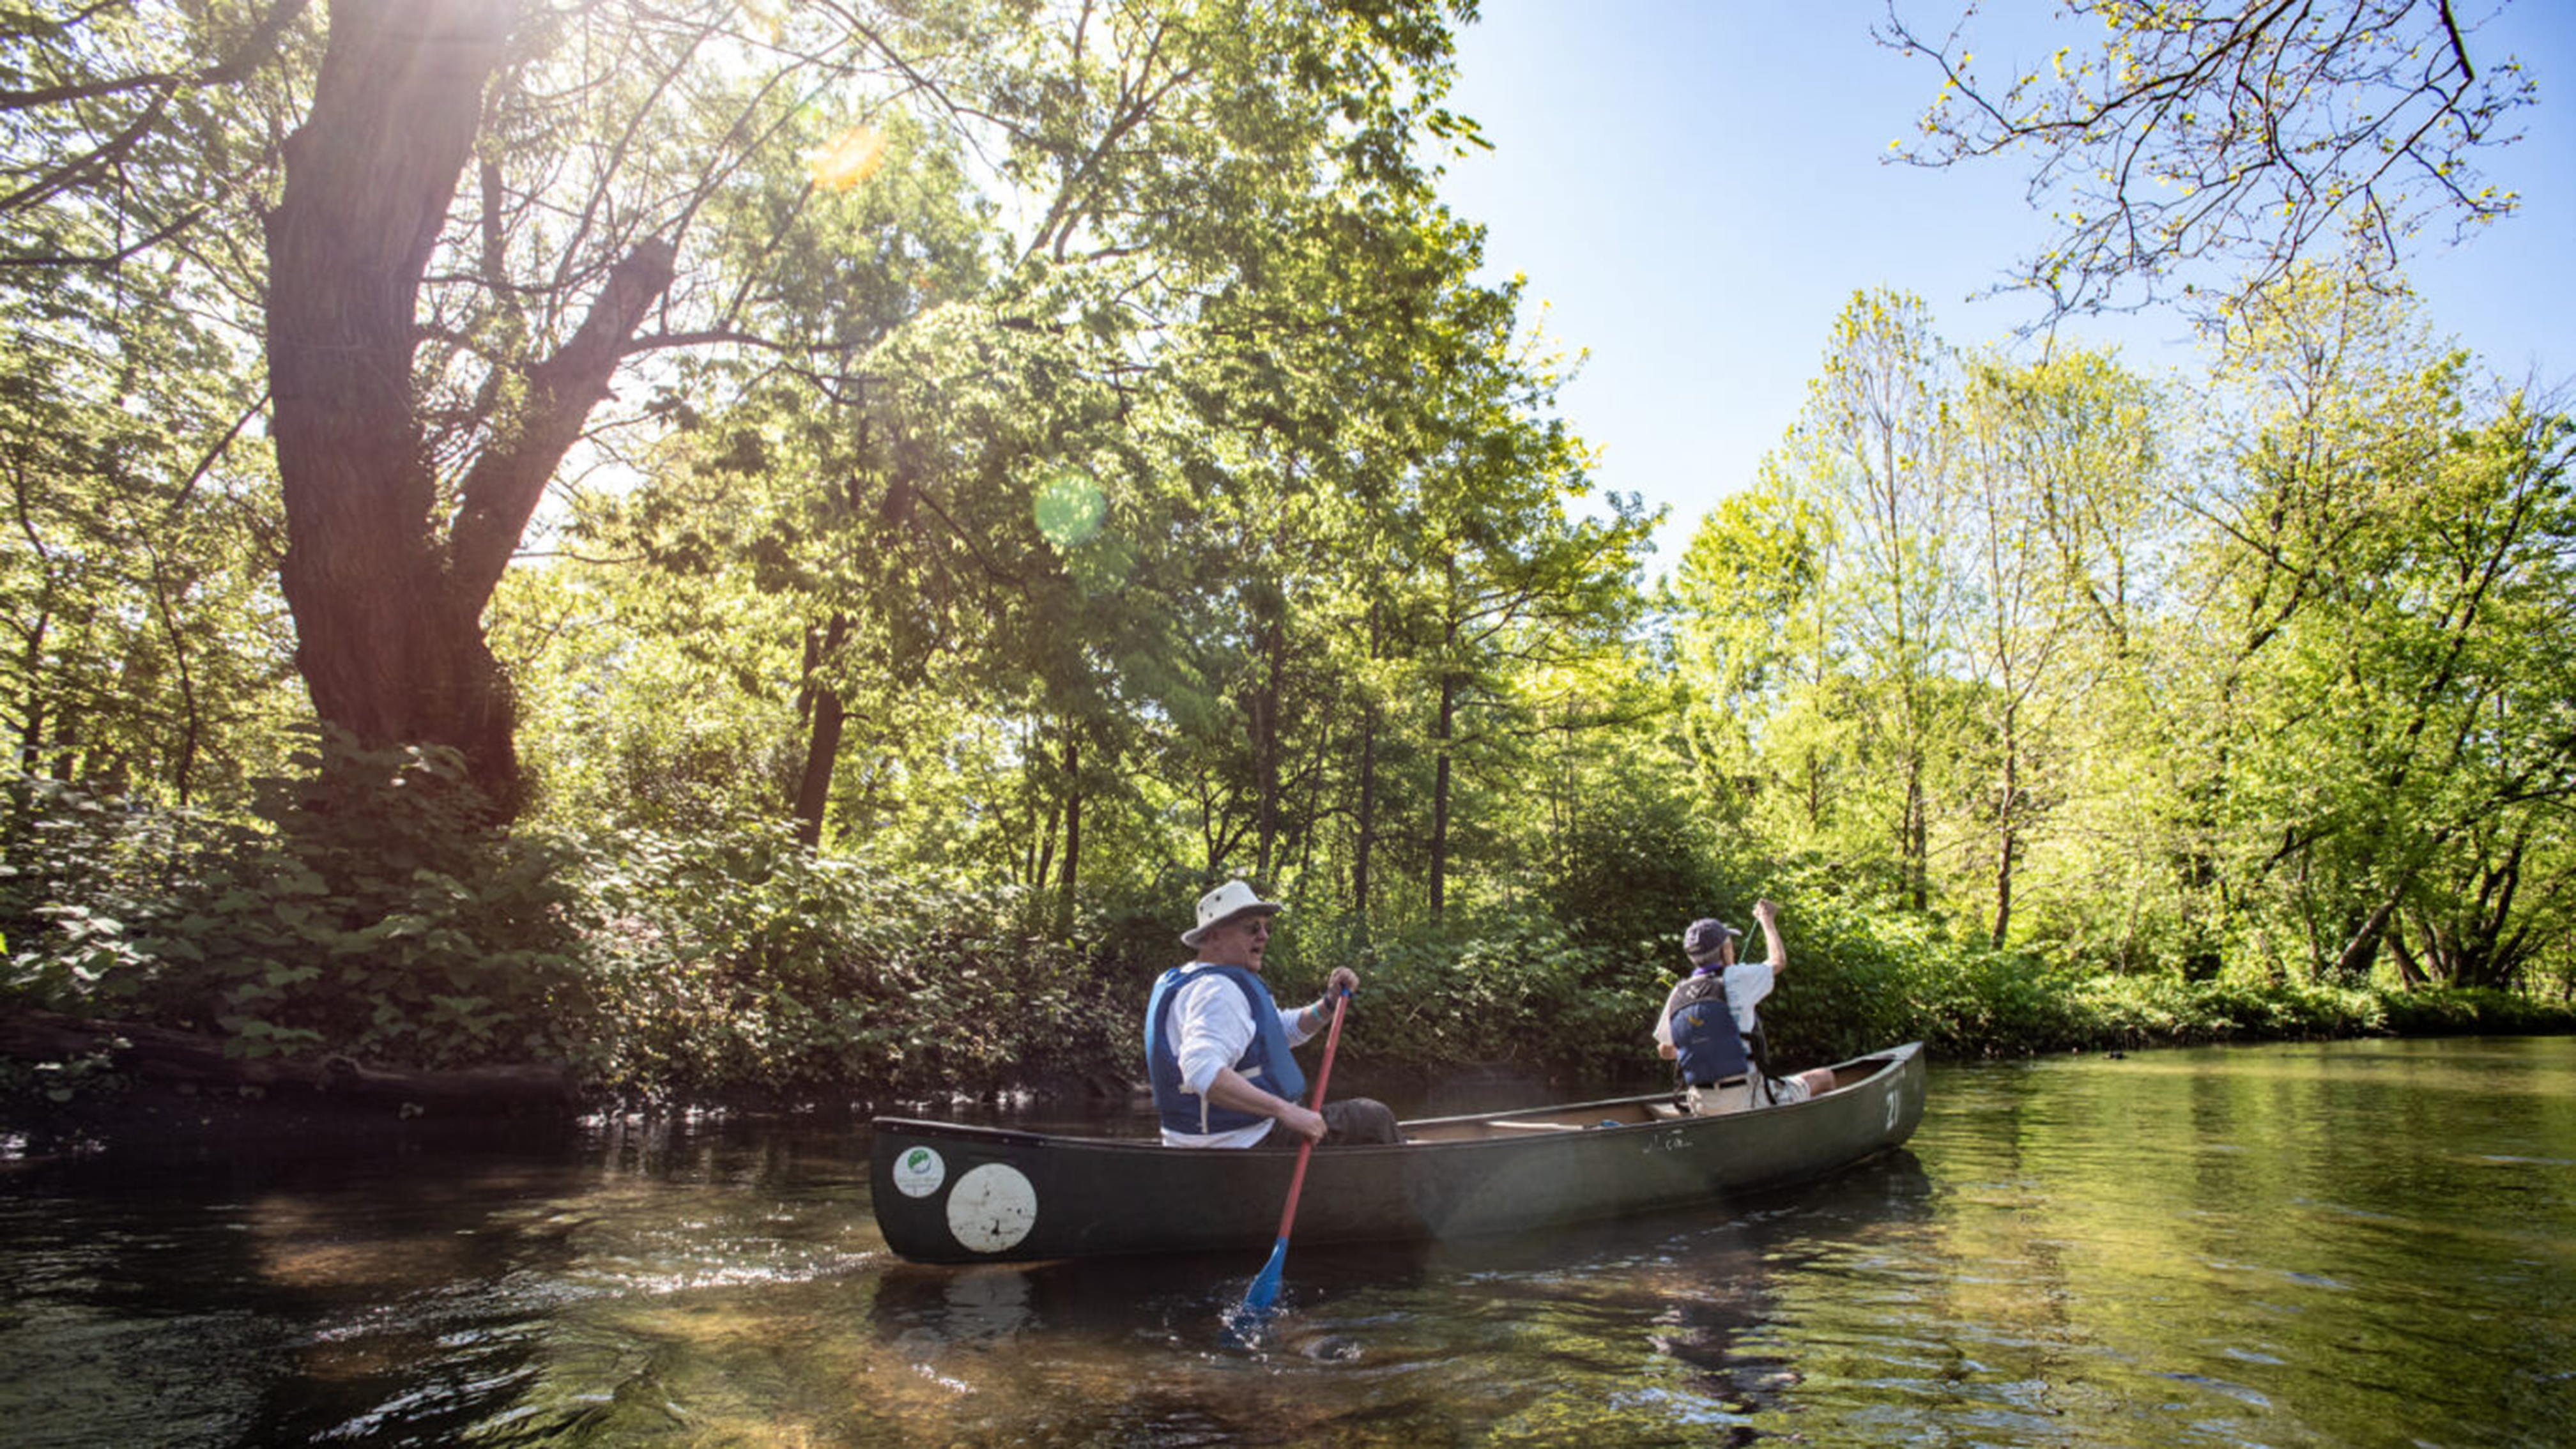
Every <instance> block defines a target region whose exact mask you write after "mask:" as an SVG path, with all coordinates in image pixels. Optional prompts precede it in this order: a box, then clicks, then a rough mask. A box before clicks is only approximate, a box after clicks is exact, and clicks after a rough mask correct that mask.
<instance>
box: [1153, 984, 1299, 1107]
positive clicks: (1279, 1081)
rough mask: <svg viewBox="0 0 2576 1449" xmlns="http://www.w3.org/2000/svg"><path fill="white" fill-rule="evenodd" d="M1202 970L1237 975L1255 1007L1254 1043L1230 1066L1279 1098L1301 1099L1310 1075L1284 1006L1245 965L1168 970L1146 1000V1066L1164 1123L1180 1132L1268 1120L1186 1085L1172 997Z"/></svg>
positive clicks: (1155, 1105)
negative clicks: (1292, 1050)
mask: <svg viewBox="0 0 2576 1449" xmlns="http://www.w3.org/2000/svg"><path fill="white" fill-rule="evenodd" d="M1202 972H1205V973H1211V974H1214V975H1218V976H1224V977H1228V978H1231V979H1232V980H1233V982H1234V984H1235V985H1236V986H1238V987H1240V988H1242V990H1243V1000H1244V1004H1245V1005H1247V1006H1249V1007H1251V1008H1252V1044H1251V1045H1249V1046H1247V1047H1245V1048H1244V1049H1243V1056H1242V1057H1241V1058H1240V1059H1239V1060H1237V1061H1234V1062H1231V1063H1229V1064H1228V1065H1230V1066H1232V1067H1233V1068H1234V1070H1235V1073H1236V1074H1237V1075H1238V1076H1241V1077H1242V1078H1243V1079H1244V1080H1245V1081H1247V1082H1250V1083H1251V1084H1252V1085H1254V1086H1256V1087H1259V1088H1260V1089H1261V1090H1263V1091H1265V1092H1268V1093H1269V1094H1271V1095H1272V1096H1274V1097H1281V1098H1285V1099H1286V1100H1288V1101H1291V1102H1295V1101H1298V1100H1299V1099H1301V1098H1303V1097H1304V1096H1305V1095H1306V1074H1305V1073H1303V1072H1301V1071H1299V1070H1297V1059H1296V1057H1294V1056H1292V1055H1290V1054H1289V1051H1288V1032H1287V1029H1286V1028H1284V1027H1282V1026H1281V1025H1280V1024H1279V1005H1278V1003H1276V1002H1274V1001H1272V1000H1271V999H1270V988H1269V987H1268V986H1265V985H1263V984H1262V981H1261V978H1260V977H1259V976H1257V975H1255V974H1253V973H1252V972H1250V971H1247V970H1245V969H1244V968H1242V967H1240V966H1209V965H1202V964H1198V963H1192V964H1191V965H1187V966H1175V967H1173V968H1172V969H1171V970H1169V971H1166V972H1164V973H1163V974H1162V977H1161V978H1160V979H1159V980H1157V981H1155V983H1154V994H1153V995H1152V996H1150V997H1148V998H1146V1001H1145V1070H1146V1074H1147V1075H1148V1076H1149V1077H1151V1078H1152V1079H1153V1083H1154V1110H1155V1111H1156V1112H1158V1113H1160V1114H1161V1115H1162V1119H1163V1125H1164V1126H1165V1127H1168V1128H1170V1129H1171V1130H1173V1131H1175V1132H1192V1133H1202V1134H1203V1133H1211V1132H1231V1131H1234V1130H1235V1129H1236V1128H1238V1127H1249V1126H1251V1125H1252V1124H1253V1123H1255V1122H1267V1121H1269V1120H1270V1119H1269V1118H1267V1117H1256V1116H1254V1115H1253V1114H1251V1113H1249V1112H1238V1111H1236V1110H1234V1109H1233V1108H1231V1107H1220V1106H1217V1105H1216V1104H1215V1103H1213V1102H1210V1101H1208V1100H1207V1099H1205V1098H1203V1097H1201V1096H1199V1095H1198V1094H1196V1093H1194V1092H1192V1091H1190V1090H1189V1089H1188V1088H1186V1087H1183V1086H1182V1085H1181V1055H1180V1047H1179V1046H1178V1044H1176V1043H1175V1042H1174V1041H1173V1040H1172V1031H1171V1022H1170V1020H1169V1018H1170V1016H1171V1014H1172V998H1173V997H1174V996H1175V995H1176V994H1177V988H1178V987H1179V986H1180V985H1181V984H1182V983H1183V982H1186V981H1194V980H1196V979H1197V978H1198V977H1199V975H1200V974H1201V973H1202Z"/></svg>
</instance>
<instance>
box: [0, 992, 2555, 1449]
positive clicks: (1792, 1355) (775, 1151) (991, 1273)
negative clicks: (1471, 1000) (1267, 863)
mask: <svg viewBox="0 0 2576 1449" xmlns="http://www.w3.org/2000/svg"><path fill="white" fill-rule="evenodd" d="M1444 1105H1446V1104H1444ZM1495 1105H1511V1104H1510V1103H1497V1104H1495ZM1142 1129H1143V1124H1142V1123H1140V1122H1129V1123H1125V1124H1122V1128H1121V1130H1142ZM56 1147H57V1144H51V1143H48V1142H46V1141H43V1140H42V1139H28V1138H19V1139H14V1140H0V1445H9V1446H19V1445H26V1446H35V1445H118V1446H129V1445H130V1446H149V1445H208V1446H218V1445H244V1446H251V1445H258V1446H266V1445H286V1444H352V1445H384V1444H497V1445H508V1444H540V1443H542V1444H573V1445H585V1444H601V1445H604V1444H669V1445H718V1444H723V1445H844V1444H848V1445H931V1446H944V1445H984V1444H1037V1445H1058V1444H1066V1445H1102V1446H1107V1445H1190V1444H1297V1445H1306V1444H1332V1445H1389V1446H1394V1445H1449V1444H1474V1445H1519V1444H1529V1445H1565V1444H1572V1445H1581V1446H1585V1449H1612V1446H1625V1445H1655V1444H1691V1445H1698V1444H1743V1443H1754V1442H1758V1441H1765V1440H1782V1441H1786V1442H1792V1443H1801V1444H1812V1445H1846V1444H1849V1445H1876V1444H1893V1443H1909V1444H1934V1445H1968V1444H1976V1445H2091V1444H2116V1445H2165V1444H2210V1445H2337V1446H2341V1445H2383V1444H2384V1445H2414V1444H2425V1445H2469V1444H2530V1445H2560V1444H2569V1443H2576V1040H2567V1039H2550V1040H2520V1041H2438V1042H2352V1043H2338V1044H2331V1045H2296V1046H2264V1047H2242V1048H2230V1049H2214V1050H2206V1051H2179V1052H2159V1053H2142V1054H2139V1055H2135V1056H2132V1057H2130V1058H2127V1059H2125V1060H2112V1059H2106V1058H2098V1057H2085V1058H2061V1059H2054V1060H2049V1061H2044V1062H2040V1063H2036V1064H2024V1065H2017V1066H2000V1067H1956V1068H1950V1067H1941V1066H1935V1068H1934V1069H1933V1075H1932V1086H1931V1094H1930V1100H1929V1103H1928V1105H1927V1108H1926V1113H1925V1117H1924V1120H1923V1125H1922V1128H1921V1130H1920V1131H1919V1132H1918V1133H1917V1134H1916V1136H1915V1138H1914V1140H1913V1141H1912V1143H1910V1144H1909V1146H1908V1148H1907V1150H1905V1151H1903V1152H1900V1153H1897V1154H1894V1155H1893V1156H1891V1157H1887V1158H1882V1159H1879V1160H1877V1161H1875V1162H1872V1163H1869V1164H1866V1165H1864V1166H1862V1167H1859V1168H1856V1169H1853V1170H1851V1171H1849V1172H1847V1173H1844V1174H1843V1175H1841V1176H1839V1177H1837V1178H1835V1179H1834V1180H1832V1181H1831V1182H1829V1183H1826V1184H1823V1185H1820V1186H1816V1187H1812V1188H1810V1189H1807V1190H1805V1191H1803V1192H1800V1193H1797V1194H1795V1195H1791V1196H1786V1197H1778V1198H1771V1199H1764V1200H1757V1201H1748V1202H1740V1203H1728V1204H1721V1205H1716V1206H1712V1207H1711V1208H1709V1209H1708V1210H1706V1211H1704V1212H1698V1213H1692V1214H1685V1215H1678V1216H1675V1215H1667V1216H1662V1217H1657V1218H1653V1219H1648V1220H1639V1221H1632V1222H1625V1223H1616V1224H1607V1225H1602V1226H1598V1227H1593V1228H1587V1229H1582V1230H1577V1231H1572V1232H1558V1233H1552V1234H1547V1235H1543V1236H1539V1237H1533V1238H1525V1239H1519V1240H1512V1241H1504V1242H1484V1243H1460V1244H1445V1245H1440V1246H1436V1247H1430V1248H1420V1249H1408V1250H1403V1251H1385V1250H1374V1251H1350V1250H1325V1249H1320V1248H1318V1249H1314V1250H1312V1251H1308V1252H1303V1253H1301V1252H1298V1251H1296V1250H1294V1249H1293V1248H1292V1250H1291V1251H1290V1254H1289V1257H1288V1273H1287V1285H1288V1287H1287V1294H1286V1297H1285V1299H1284V1303H1285V1306H1286V1309H1287V1311H1286V1313H1285V1314H1283V1315H1282V1317H1281V1318H1280V1319H1279V1320H1278V1321H1277V1324H1276V1327H1275V1331H1274V1333H1273V1334H1272V1336H1271V1338H1270V1339H1269V1341H1267V1342H1266V1343H1263V1344H1261V1345H1259V1346H1258V1347H1257V1348H1255V1349H1252V1350H1245V1349H1241V1348H1229V1347H1228V1346H1227V1345H1226V1344H1225V1343H1224V1342H1223V1340H1222V1338H1221V1335H1220V1331H1219V1329H1220V1319H1221V1316H1222V1314H1223V1311H1224V1309H1225V1308H1227V1307H1228V1306H1230V1305H1231V1304H1232V1303H1233V1302H1234V1301H1235V1300H1236V1299H1237V1298H1238V1297H1240V1295H1241V1293H1242V1291H1243V1288H1244V1285H1245V1283H1246V1281H1247V1280H1248V1279H1249V1278H1250V1277H1251V1275H1252V1273H1253V1272H1254V1271H1255V1270H1256V1269H1258V1268H1259V1267H1260V1266H1261V1265H1260V1263H1258V1262H1257V1261H1252V1260H1251V1259H1249V1258H1247V1259H1246V1260H1245V1261H1241V1262H1235V1261H1231V1260H1227V1259H1217V1260H1209V1259H1178V1260H1169V1261H1152V1262H1103V1263H1088V1264H1055V1265H1043V1266H1037V1267H1005V1266H999V1265H996V1266H990V1267H980V1268H967V1269H931V1268H920V1267H914V1266H910V1265H906V1264H903V1263H901V1262H898V1261H895V1260H893V1259H891V1258H889V1256H888V1255H887V1254H886V1252H885V1250H884V1245H883V1243H882V1241H881V1240H880V1239H879V1238H878V1236H877V1233H876V1230H875V1226H874V1224H873V1222H872V1221H871V1219H870V1217H869V1214H868V1203H867V1181H866V1140H865V1133H864V1131H861V1130H853V1129H846V1128H839V1129H823V1128H814V1127H807V1128H802V1129H800V1128H796V1127H792V1126H784V1125H780V1124H777V1123H768V1122H763V1123H702V1124H694V1125H693V1124H674V1125H666V1126H649V1127H647V1126H625V1127H618V1126H606V1127H601V1128H598V1129H595V1130H590V1131H586V1132H580V1133H573V1134H567V1135H562V1136H554V1135H549V1136H547V1137H546V1138H545V1139H543V1140H541V1141H537V1142H518V1143H509V1142H493V1141H488V1140H485V1141H477V1142H473V1143H470V1144H459V1143H456V1142H453V1141H438V1140H431V1139H429V1138H427V1137H425V1136H422V1135H419V1134H414V1135H410V1136H405V1135H402V1134H399V1133H396V1132H393V1131H390V1130H389V1131H388V1132H387V1133H385V1134H384V1135H383V1136H381V1137H345V1136H344V1137H333V1138H330V1139H328V1140H319V1139H317V1140H311V1141H306V1142H303V1143H297V1144H283V1145H281V1144H270V1145H268V1146H267V1147H265V1148H262V1149H260V1150H256V1151H254V1150H249V1149H246V1148H242V1147H240V1146H239V1145H238V1144H235V1145H233V1146H231V1147H228V1148H227V1149H226V1150H223V1151H215V1150H200V1149H196V1148H189V1149H173V1148H171V1147H169V1146H167V1145H166V1144H165V1145H159V1146H154V1147H149V1148H147V1147H145V1146H143V1145H141V1144H136V1145H132V1146H129V1145H126V1144H123V1143H116V1142H111V1143H108V1144H105V1145H104V1146H93V1147H91V1148H89V1149H87V1150H79V1151H70V1152H63V1151H57V1150H55V1148H56Z"/></svg>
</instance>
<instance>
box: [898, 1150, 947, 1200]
mask: <svg viewBox="0 0 2576 1449" xmlns="http://www.w3.org/2000/svg"><path fill="white" fill-rule="evenodd" d="M947 1180H948V1164H947V1163H945V1162H943V1161H941V1160H940V1157H939V1154H938V1153H937V1152H934V1151H932V1150H931V1149H929V1148H927V1147H907V1148H905V1149H904V1150H903V1156H901V1157H898V1158H896V1159H895V1160H894V1185H895V1187H896V1189H897V1190H898V1191H900V1192H902V1194H903V1195H904V1196H905V1197H928V1196H930V1195H931V1194H932V1193H934V1192H937V1191H939V1184H941V1183H943V1182H946V1181H947Z"/></svg>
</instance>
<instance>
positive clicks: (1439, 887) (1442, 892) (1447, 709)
mask: <svg viewBox="0 0 2576 1449" xmlns="http://www.w3.org/2000/svg"><path fill="white" fill-rule="evenodd" d="M1457 720H1458V682H1457V681H1456V680H1455V679H1452V678H1449V677H1448V676H1446V675H1443V676H1442V677H1441V680H1440V733H1439V735H1438V738H1437V744H1438V748H1439V754H1438V756H1437V759H1436V762H1435V764H1434V765H1433V768H1432V773H1431V919H1433V920H1435V921H1436V920H1439V919H1440V911H1441V908H1442V906H1443V905H1445V904H1446V903H1447V897H1448V893H1449V747H1450V745H1451V744H1452V743H1454V735H1453V733H1452V732H1453V731H1454V730H1455V728H1456V726H1457Z"/></svg>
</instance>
